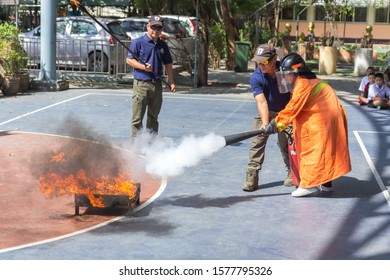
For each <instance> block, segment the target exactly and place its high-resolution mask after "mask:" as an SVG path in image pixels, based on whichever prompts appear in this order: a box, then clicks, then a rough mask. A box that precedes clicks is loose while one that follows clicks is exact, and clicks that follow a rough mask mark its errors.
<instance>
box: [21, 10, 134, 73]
mask: <svg viewBox="0 0 390 280" xmlns="http://www.w3.org/2000/svg"><path fill="white" fill-rule="evenodd" d="M97 20H98V21H99V22H100V23H101V24H102V25H103V26H105V27H106V28H107V29H108V30H110V31H111V32H112V33H113V34H114V35H115V37H116V38H118V39H119V40H121V41H123V42H125V41H128V40H129V38H128V36H127V35H126V32H125V31H124V29H123V28H122V26H121V24H120V22H119V21H118V20H114V19H107V18H104V19H102V18H99V19H97ZM56 31H57V35H56V36H57V44H56V48H57V61H56V63H57V66H59V67H75V66H77V67H80V68H83V69H87V70H88V71H94V72H107V71H109V70H110V68H109V67H111V68H112V67H114V66H115V65H116V63H118V61H121V62H122V60H123V61H124V60H125V58H124V56H123V55H126V54H127V51H125V50H124V48H123V46H121V45H120V44H118V43H117V42H116V40H115V38H114V37H113V36H111V35H110V34H109V33H108V32H107V31H105V30H104V29H103V28H102V27H101V26H100V25H99V24H97V23H96V22H95V21H94V20H92V19H91V18H89V17H83V16H76V17H60V18H57V29H56ZM20 39H21V41H22V44H23V47H24V49H25V50H26V51H27V54H28V57H29V61H30V64H39V63H40V55H41V27H40V26H38V27H36V28H35V29H33V30H31V31H29V32H27V33H24V34H22V35H21V36H20Z"/></svg>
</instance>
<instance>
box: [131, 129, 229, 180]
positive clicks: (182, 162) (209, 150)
mask: <svg viewBox="0 0 390 280" xmlns="http://www.w3.org/2000/svg"><path fill="white" fill-rule="evenodd" d="M225 145H226V142H225V138H224V137H222V136H218V135H215V134H214V133H210V134H208V135H206V136H203V137H195V136H194V135H190V136H186V137H184V138H182V139H181V142H180V143H175V142H174V141H173V140H172V139H162V138H159V137H156V136H152V135H151V134H148V133H142V134H141V135H140V136H137V138H136V140H135V142H134V143H133V146H134V147H135V149H136V150H138V151H140V153H141V154H142V155H143V157H144V159H145V171H146V172H147V173H149V174H150V175H155V176H160V177H174V176H178V175H180V174H182V173H183V172H184V171H185V169H186V168H188V167H192V166H195V165H197V164H198V163H199V162H200V161H201V160H202V159H205V158H207V157H209V156H211V155H212V154H214V153H215V152H217V151H218V150H220V149H221V148H222V147H224V146H225Z"/></svg>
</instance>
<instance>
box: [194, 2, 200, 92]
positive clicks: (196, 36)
mask: <svg viewBox="0 0 390 280" xmlns="http://www.w3.org/2000/svg"><path fill="white" fill-rule="evenodd" d="M195 24H196V33H195V57H194V58H195V62H194V87H198V42H199V0H197V1H196V23H195Z"/></svg>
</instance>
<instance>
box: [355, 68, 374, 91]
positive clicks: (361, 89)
mask: <svg viewBox="0 0 390 280" xmlns="http://www.w3.org/2000/svg"><path fill="white" fill-rule="evenodd" d="M370 73H374V74H375V69H374V67H372V66H370V67H367V70H366V76H364V77H363V78H362V79H361V81H360V86H359V92H360V94H363V93H364V87H365V86H366V85H367V83H368V75H369V74H370Z"/></svg>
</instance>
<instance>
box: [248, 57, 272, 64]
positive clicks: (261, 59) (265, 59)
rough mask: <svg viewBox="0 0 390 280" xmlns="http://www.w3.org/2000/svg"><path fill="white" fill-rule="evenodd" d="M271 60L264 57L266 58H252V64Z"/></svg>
mask: <svg viewBox="0 0 390 280" xmlns="http://www.w3.org/2000/svg"><path fill="white" fill-rule="evenodd" d="M268 59H269V57H264V56H255V57H254V58H252V60H251V61H252V62H256V63H263V62H265V61H267V60H268Z"/></svg>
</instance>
